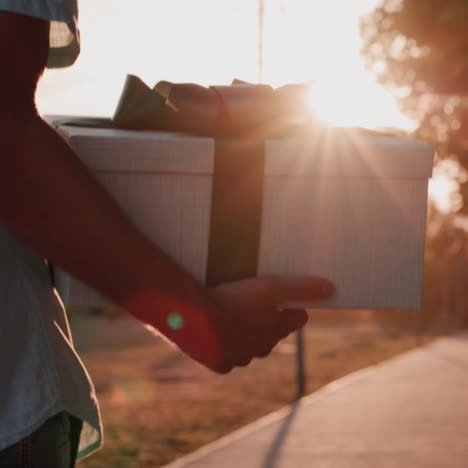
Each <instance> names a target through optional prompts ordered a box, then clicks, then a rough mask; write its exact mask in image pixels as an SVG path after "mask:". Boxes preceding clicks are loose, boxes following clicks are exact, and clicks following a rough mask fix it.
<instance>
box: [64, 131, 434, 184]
mask: <svg viewBox="0 0 468 468" xmlns="http://www.w3.org/2000/svg"><path fill="white" fill-rule="evenodd" d="M58 131H59V132H60V133H61V134H62V135H63V136H64V137H65V138H66V139H67V140H68V142H69V144H70V145H71V147H72V148H73V149H74V150H75V151H76V152H77V154H78V155H79V157H80V159H81V160H82V161H83V162H84V163H85V164H86V165H87V166H88V167H90V168H91V169H92V170H94V171H97V172H162V173H164V172H167V173H191V174H211V173H213V167H214V153H215V140H214V139H213V138H207V137H198V136H193V135H185V134H177V133H171V132H162V131H134V130H116V129H108V128H86V127H75V126H61V127H59V129H58ZM265 156H266V158H265V174H266V175H272V176H295V177H300V176H328V177H386V178H408V179H423V178H429V177H430V176H431V175H432V166H433V156H434V151H433V148H432V146H431V145H428V144H425V143H421V142H418V141H415V140H411V139H407V138H400V137H394V136H388V135H382V134H378V133H372V132H365V131H361V130H357V129H340V128H333V129H331V128H328V129H320V130H317V132H313V133H311V134H310V135H308V136H307V137H306V138H297V137H295V138H283V139H272V140H267V141H266V142H265Z"/></svg>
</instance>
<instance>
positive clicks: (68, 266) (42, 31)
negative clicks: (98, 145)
mask: <svg viewBox="0 0 468 468" xmlns="http://www.w3.org/2000/svg"><path fill="white" fill-rule="evenodd" d="M47 50H48V23H46V22H44V21H41V20H37V19H32V18H28V17H24V16H17V15H10V14H4V13H1V12H0V65H3V66H0V70H1V71H2V74H3V75H2V76H1V77H0V103H1V104H0V167H1V171H0V222H1V223H3V224H6V225H7V226H8V227H9V229H10V230H11V231H12V232H13V233H14V234H15V235H16V236H17V237H18V238H19V239H21V240H22V241H23V242H24V243H26V244H27V245H29V246H30V247H32V248H33V249H34V250H35V251H37V252H38V253H39V254H40V255H42V256H44V257H45V258H47V259H49V260H50V261H52V262H53V263H55V264H57V265H59V266H61V267H62V268H63V269H65V270H67V271H69V272H70V273H71V274H73V275H74V276H76V277H77V278H79V279H81V280H82V281H84V282H85V283H87V284H89V285H90V286H91V287H93V288H95V289H96V290H98V291H100V292H101V293H102V294H103V295H105V296H107V297H108V298H109V299H111V300H112V301H113V302H115V303H116V304H118V305H119V306H121V307H123V308H125V309H127V310H128V311H129V312H130V313H132V314H133V315H135V316H136V317H137V318H139V319H140V320H142V321H144V322H146V323H149V324H151V325H153V326H154V327H156V328H157V329H158V330H159V331H160V332H162V333H163V334H164V335H165V336H167V337H168V338H169V339H171V340H172V341H174V342H175V343H177V344H178V345H179V347H180V348H181V349H182V350H183V351H185V352H186V353H187V354H189V355H190V356H191V357H193V358H194V359H196V360H198V361H199V362H202V363H203V364H205V365H206V366H208V367H209V368H211V369H213V370H217V371H221V372H225V371H228V370H230V369H231V368H232V367H234V366H236V365H244V364H247V363H248V362H249V361H250V360H251V359H252V358H254V357H257V356H263V355H266V354H268V352H269V351H270V350H271V349H272V347H273V346H274V345H275V344H276V343H277V342H278V341H279V340H280V339H282V338H283V337H285V336H286V335H287V334H289V333H290V332H291V331H293V330H295V329H296V328H298V327H300V326H302V325H303V324H304V323H305V321H306V319H307V316H306V314H305V312H304V311H290V313H287V314H286V313H281V312H278V310H277V305H278V304H280V303H282V302H285V301H286V300H289V299H291V300H292V299H294V300H314V299H318V298H323V297H326V296H328V295H329V294H331V290H332V288H331V286H330V284H329V283H328V282H326V281H325V280H321V279H313V278H312V279H297V280H287V279H279V278H258V279H250V280H244V281H241V282H236V283H232V284H230V285H223V286H221V287H219V288H216V289H213V290H209V289H205V288H203V287H202V286H201V285H200V284H198V283H197V282H196V281H194V280H193V279H192V278H191V277H190V276H189V275H188V274H187V273H186V272H184V271H183V270H182V269H181V268H180V267H179V266H178V265H177V264H176V263H175V262H174V261H173V260H171V259H170V258H169V257H167V256H166V255H165V254H164V253H163V252H161V250H160V249H158V248H157V247H156V246H154V245H153V244H152V243H151V242H150V241H148V239H146V238H145V236H144V235H142V234H141V233H140V232H139V231H138V230H137V229H136V228H135V226H134V225H133V224H132V223H131V222H130V221H129V220H128V219H127V217H126V216H125V215H124V214H123V213H122V211H121V210H120V208H119V207H118V206H117V205H116V204H115V203H114V201H113V200H112V199H111V198H110V196H109V195H108V194H107V193H106V192H105V191H104V190H103V189H102V188H101V186H100V185H99V184H98V183H97V182H96V181H95V179H94V178H93V176H92V175H91V174H90V173H89V172H88V170H87V169H86V168H85V167H84V166H83V165H82V164H81V162H80V161H79V160H78V158H76V157H75V155H74V154H73V152H72V151H71V149H70V148H69V147H68V145H67V144H66V143H65V142H64V141H63V140H62V139H61V138H60V137H59V136H58V135H57V134H56V133H55V132H54V131H53V130H52V129H51V128H50V127H49V126H48V125H47V124H46V123H45V122H43V121H42V120H41V119H40V117H39V116H38V115H37V113H36V111H35V108H34V100H33V96H34V89H35V84H36V80H37V76H38V75H39V74H41V73H42V71H43V68H44V66H45V59H46V57H47ZM41 58H42V62H41ZM171 314H177V316H178V317H180V318H181V319H182V320H181V324H180V326H177V327H173V326H171V323H170V320H168V319H169V318H170V316H171Z"/></svg>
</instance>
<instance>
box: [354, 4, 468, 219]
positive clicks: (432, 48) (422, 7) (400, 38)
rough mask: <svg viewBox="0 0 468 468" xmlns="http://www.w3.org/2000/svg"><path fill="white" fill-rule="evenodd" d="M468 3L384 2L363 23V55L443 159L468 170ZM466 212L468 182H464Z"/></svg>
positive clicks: (463, 210)
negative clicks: (455, 162) (391, 89)
mask: <svg viewBox="0 0 468 468" xmlns="http://www.w3.org/2000/svg"><path fill="white" fill-rule="evenodd" d="M467 24H468V2H467V1H466V0H381V2H380V4H379V5H378V6H377V7H376V8H375V9H374V10H373V11H372V12H371V13H370V14H369V15H368V16H367V17H365V18H364V19H363V20H362V23H361V32H362V37H363V40H364V47H363V52H364V55H365V57H366V58H367V60H368V64H369V66H370V67H371V69H372V70H373V71H374V72H375V74H376V75H377V76H378V78H379V80H380V81H381V82H382V83H383V84H384V85H386V86H387V87H390V88H393V90H395V93H396V95H397V96H398V97H399V100H400V102H401V107H402V110H403V111H404V112H405V113H407V114H408V115H410V116H411V117H412V118H414V119H415V120H416V121H417V122H418V123H419V127H418V130H417V132H416V133H417V136H418V137H420V138H422V139H424V140H426V141H429V142H430V143H433V144H435V145H436V148H437V154H438V157H439V158H452V159H453V160H455V161H457V162H458V163H459V164H460V166H461V168H464V169H465V170H468V27H467ZM460 194H461V196H462V201H463V203H462V206H461V208H460V213H461V214H464V215H466V214H468V182H467V181H466V180H460Z"/></svg>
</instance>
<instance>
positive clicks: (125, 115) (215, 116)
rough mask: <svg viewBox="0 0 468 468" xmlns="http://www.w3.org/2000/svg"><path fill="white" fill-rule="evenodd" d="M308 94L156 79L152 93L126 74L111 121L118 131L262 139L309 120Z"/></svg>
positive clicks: (299, 89)
mask: <svg viewBox="0 0 468 468" xmlns="http://www.w3.org/2000/svg"><path fill="white" fill-rule="evenodd" d="M307 92H308V87H307V86H306V85H287V86H283V87H281V88H278V89H276V90H275V89H273V88H272V87H271V86H268V85H259V84H251V83H246V82H242V81H239V80H235V81H234V82H233V84H232V85H230V86H210V87H204V86H200V85H197V84H193V83H171V82H168V81H160V82H158V83H157V84H156V86H155V87H154V88H153V89H151V88H149V87H148V86H147V85H146V84H145V83H143V81H142V80H140V79H139V78H138V77H136V76H133V75H128V76H127V80H126V83H125V86H124V89H123V92H122V95H121V98H120V100H119V103H118V106H117V109H116V112H115V114H114V117H113V121H114V123H115V125H116V126H117V127H119V128H130V129H144V130H147V129H152V130H168V131H177V132H186V133H193V134H197V135H201V136H213V137H220V136H221V137H227V136H229V137H244V138H254V139H262V138H265V137H267V136H271V135H275V134H277V133H279V132H280V131H281V129H284V127H285V126H288V125H290V124H291V122H292V121H293V120H298V119H300V120H302V121H304V120H306V119H309V120H310V118H311V114H310V112H308V110H307V106H306V102H307V95H306V93H307Z"/></svg>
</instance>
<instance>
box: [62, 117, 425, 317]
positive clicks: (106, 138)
mask: <svg viewBox="0 0 468 468" xmlns="http://www.w3.org/2000/svg"><path fill="white" fill-rule="evenodd" d="M58 131H59V133H60V134H61V135H62V136H63V137H64V138H65V139H66V140H67V141H68V143H69V144H70V146H71V147H72V148H73V150H74V151H75V153H76V154H77V156H78V157H79V158H80V159H81V160H82V161H83V163H84V164H85V165H86V166H88V168H89V169H91V171H93V172H94V173H95V175H96V176H97V178H98V180H99V181H100V182H101V183H102V184H103V185H104V186H105V187H106V188H107V190H108V191H109V192H110V194H111V195H112V196H113V197H114V198H115V200H116V201H117V203H119V204H120V206H121V207H122V208H123V209H124V210H125V211H126V212H127V213H128V215H129V216H130V217H131V218H132V219H133V220H134V222H135V223H136V224H137V225H138V226H139V227H140V228H141V229H142V230H143V231H144V232H145V234H146V235H147V236H148V237H149V238H150V239H151V240H153V241H154V242H155V243H156V244H157V245H158V246H159V247H160V248H161V249H162V250H164V251H165V252H166V253H167V254H169V255H170V256H171V257H172V258H174V259H175V260H176V261H177V262H178V263H179V264H181V265H182V266H183V267H184V268H185V269H186V270H187V271H188V272H189V273H190V274H192V275H193V276H194V277H196V278H197V279H198V280H200V281H202V282H203V281H204V280H205V276H206V270H207V257H208V249H209V243H210V222H211V220H210V214H211V200H212V186H213V168H214V160H215V141H214V139H213V138H207V137H197V136H190V135H181V134H175V133H167V132H157V131H129V130H113V129H99V128H83V127H74V126H61V127H59V129H58ZM432 165H433V150H432V147H431V146H429V145H426V144H423V143H420V142H416V141H412V140H409V139H404V138H397V137H393V136H385V135H381V134H377V133H376V134H372V133H370V132H362V131H357V130H344V129H343V130H339V129H334V130H328V131H327V130H325V129H321V130H320V131H319V130H317V132H316V133H314V134H311V135H310V136H307V138H304V137H302V138H299V137H296V138H285V139H277V140H266V141H265V170H264V185H263V206H262V210H261V226H260V239H259V246H258V261H257V274H258V275H263V274H275V275H288V276H297V275H301V276H302V275H319V276H323V277H326V278H328V279H330V280H331V281H332V282H333V283H334V284H335V286H336V295H335V297H334V298H333V299H331V300H328V301H324V302H320V303H315V304H308V305H309V306H311V307H320V308H324V307H329V308H408V309H418V308H419V307H420V300H421V287H422V275H423V265H424V239H425V228H426V210H427V186H428V179H429V177H430V176H431V174H432ZM240 190H241V189H240ZM232 248H233V249H235V246H233V247H232ZM116 255H118V252H116ZM56 281H57V287H58V289H59V292H60V293H61V295H62V298H63V300H64V302H65V304H66V305H71V306H80V307H82V306H102V305H104V304H106V301H105V300H104V299H103V298H101V297H100V296H99V295H98V294H97V293H95V292H94V291H92V290H90V289H89V288H87V287H86V286H84V285H83V284H81V283H80V282H79V281H77V280H75V279H73V278H71V277H70V276H68V275H67V274H66V273H64V272H61V271H58V272H57V273H56Z"/></svg>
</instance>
